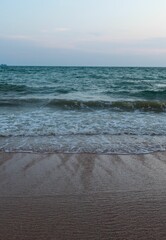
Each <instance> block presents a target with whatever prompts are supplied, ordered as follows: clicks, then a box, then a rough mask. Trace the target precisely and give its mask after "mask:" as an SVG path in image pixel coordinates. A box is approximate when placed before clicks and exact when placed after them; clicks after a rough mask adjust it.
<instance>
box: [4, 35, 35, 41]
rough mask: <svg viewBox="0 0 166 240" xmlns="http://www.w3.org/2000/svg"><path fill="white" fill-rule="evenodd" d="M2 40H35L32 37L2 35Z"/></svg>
mask: <svg viewBox="0 0 166 240" xmlns="http://www.w3.org/2000/svg"><path fill="white" fill-rule="evenodd" d="M0 39H6V40H28V41H29V40H33V39H32V37H31V36H28V35H19V34H18V35H17V34H16V35H0Z"/></svg>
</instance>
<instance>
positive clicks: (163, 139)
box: [0, 66, 166, 154]
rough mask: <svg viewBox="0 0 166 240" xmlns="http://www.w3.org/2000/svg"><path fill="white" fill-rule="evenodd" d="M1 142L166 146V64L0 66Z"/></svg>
mask: <svg viewBox="0 0 166 240" xmlns="http://www.w3.org/2000/svg"><path fill="white" fill-rule="evenodd" d="M0 150H2V151H30V152H75V153H78V152H88V153H106V154H110V153H148V152H153V151H164V150H166V68H113V67H17V66H8V67H1V68H0Z"/></svg>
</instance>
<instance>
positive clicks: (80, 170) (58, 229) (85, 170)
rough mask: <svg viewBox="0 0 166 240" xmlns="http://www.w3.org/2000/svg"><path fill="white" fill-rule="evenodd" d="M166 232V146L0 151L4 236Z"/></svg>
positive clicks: (19, 239) (150, 235)
mask: <svg viewBox="0 0 166 240" xmlns="http://www.w3.org/2000/svg"><path fill="white" fill-rule="evenodd" d="M9 239H10V240H14V239H16V240H24V239H25V240H33V239H35V240H38V239H39V240H47V239H49V240H54V239H57V240H61V239H67V240H68V239H86V240H88V239H113V240H114V239H115V240H116V239H117V240H121V239H126V240H128V239H129V240H130V239H132V240H134V239H139V240H143V239H145V240H147V239H149V240H151V239H152V240H153V239H155V240H160V239H161V240H162V239H163V240H165V239H166V153H165V152H163V153H161V152H160V153H153V154H147V155H95V154H31V153H3V152H1V153H0V240H9Z"/></svg>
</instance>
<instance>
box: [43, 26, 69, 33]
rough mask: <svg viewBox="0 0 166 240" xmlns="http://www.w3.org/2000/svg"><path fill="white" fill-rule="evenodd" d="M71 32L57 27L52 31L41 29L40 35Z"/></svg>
mask: <svg viewBox="0 0 166 240" xmlns="http://www.w3.org/2000/svg"><path fill="white" fill-rule="evenodd" d="M69 31H71V29H70V28H67V27H57V28H53V29H42V30H41V33H47V34H49V33H63V32H69Z"/></svg>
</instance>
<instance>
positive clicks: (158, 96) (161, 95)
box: [103, 86, 166, 100]
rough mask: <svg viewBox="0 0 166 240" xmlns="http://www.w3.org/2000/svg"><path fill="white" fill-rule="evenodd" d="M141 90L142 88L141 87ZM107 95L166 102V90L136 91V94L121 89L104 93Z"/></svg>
mask: <svg viewBox="0 0 166 240" xmlns="http://www.w3.org/2000/svg"><path fill="white" fill-rule="evenodd" d="M140 88H141V86H140ZM103 93H104V94H106V95H117V94H118V95H119V94H120V95H121V96H131V97H136V98H141V99H145V100H146V99H150V100H152V99H153V100H165V99H166V90H138V89H137V90H135V89H134V92H133V91H132V89H131V90H128V89H120V90H117V91H114V89H113V90H112V91H111V90H107V91H105V92H103Z"/></svg>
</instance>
